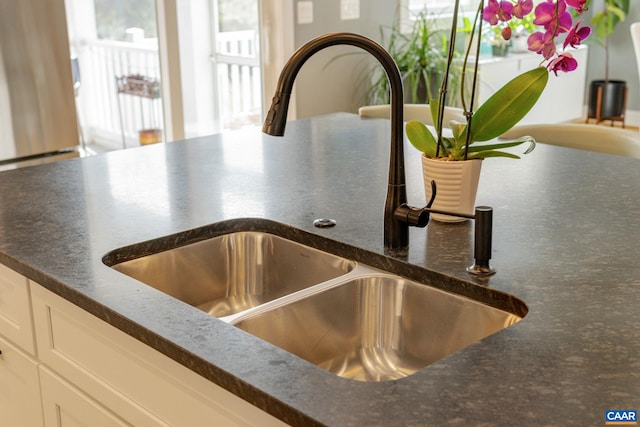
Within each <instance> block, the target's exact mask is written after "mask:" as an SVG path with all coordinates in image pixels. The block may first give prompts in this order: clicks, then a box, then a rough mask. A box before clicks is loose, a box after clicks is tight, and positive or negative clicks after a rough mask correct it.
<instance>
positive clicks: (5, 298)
mask: <svg viewBox="0 0 640 427" xmlns="http://www.w3.org/2000/svg"><path fill="white" fill-rule="evenodd" d="M0 335H3V336H4V337H6V338H7V339H9V340H10V341H13V342H14V343H15V344H17V345H18V346H19V347H20V348H22V349H23V350H25V351H26V352H28V353H29V354H31V355H35V351H36V349H35V341H34V338H33V320H32V316H31V296H30V294H29V283H28V280H27V279H26V278H25V277H24V276H22V275H20V274H18V273H16V272H15V271H13V270H11V269H9V268H7V267H5V266H4V265H2V264H0Z"/></svg>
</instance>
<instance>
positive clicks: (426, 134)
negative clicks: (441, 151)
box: [406, 120, 438, 157]
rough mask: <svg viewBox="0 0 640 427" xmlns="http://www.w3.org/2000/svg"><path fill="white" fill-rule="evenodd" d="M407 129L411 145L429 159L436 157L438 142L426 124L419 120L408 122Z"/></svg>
mask: <svg viewBox="0 0 640 427" xmlns="http://www.w3.org/2000/svg"><path fill="white" fill-rule="evenodd" d="M406 129H407V138H408V139H409V142H410V143H411V145H413V146H414V147H415V148H416V149H417V150H418V151H421V152H423V153H424V154H425V155H426V156H427V157H435V155H436V147H437V146H438V142H437V141H436V139H435V138H434V136H433V135H432V134H431V131H429V129H428V128H427V127H426V126H425V125H424V123H422V122H421V121H419V120H410V121H408V122H407V125H406Z"/></svg>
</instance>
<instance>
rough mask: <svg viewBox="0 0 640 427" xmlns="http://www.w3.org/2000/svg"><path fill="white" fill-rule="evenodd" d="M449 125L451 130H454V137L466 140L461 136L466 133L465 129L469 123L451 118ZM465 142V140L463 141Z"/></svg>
mask: <svg viewBox="0 0 640 427" xmlns="http://www.w3.org/2000/svg"><path fill="white" fill-rule="evenodd" d="M449 127H450V128H451V131H452V132H453V138H454V139H456V140H460V141H464V140H462V139H461V138H460V137H461V136H462V135H463V134H464V131H465V130H466V129H467V124H466V123H460V122H458V121H456V120H451V121H450V122H449ZM463 144H464V142H463Z"/></svg>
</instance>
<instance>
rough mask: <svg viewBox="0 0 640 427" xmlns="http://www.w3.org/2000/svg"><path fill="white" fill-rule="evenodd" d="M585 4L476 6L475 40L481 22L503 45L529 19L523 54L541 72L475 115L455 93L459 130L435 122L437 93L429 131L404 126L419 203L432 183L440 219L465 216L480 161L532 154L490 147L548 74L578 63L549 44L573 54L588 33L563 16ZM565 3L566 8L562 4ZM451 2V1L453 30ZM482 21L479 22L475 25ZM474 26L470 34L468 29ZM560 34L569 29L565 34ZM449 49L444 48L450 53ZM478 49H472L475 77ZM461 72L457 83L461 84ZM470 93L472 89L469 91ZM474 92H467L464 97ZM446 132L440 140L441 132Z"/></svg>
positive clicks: (521, 79)
mask: <svg viewBox="0 0 640 427" xmlns="http://www.w3.org/2000/svg"><path fill="white" fill-rule="evenodd" d="M585 1H586V0H556V1H546V2H542V3H539V4H538V5H537V6H536V7H535V11H534V8H533V2H532V0H513V3H512V2H511V1H507V0H502V1H500V2H499V1H498V0H489V1H488V3H487V5H486V7H484V8H481V5H482V2H481V3H480V5H479V7H478V11H477V13H476V17H475V20H474V31H473V32H472V34H476V33H478V34H482V28H481V27H482V22H483V21H486V22H487V23H488V24H489V25H491V26H493V27H496V26H498V27H502V30H501V31H500V33H501V34H502V36H503V37H504V38H505V39H508V38H510V36H511V28H510V27H509V22H510V21H511V19H512V18H513V17H514V16H515V17H516V18H518V19H522V18H524V17H526V16H527V15H529V14H530V13H534V14H535V17H536V19H535V21H534V22H535V23H536V25H538V26H539V30H538V31H534V32H533V33H532V34H531V35H530V36H529V38H528V40H527V43H528V46H529V50H532V51H534V52H537V53H539V54H541V55H542V56H543V58H544V60H543V62H545V65H546V66H540V67H537V68H534V69H532V70H530V71H527V72H525V73H523V74H521V75H519V76H517V77H516V78H514V79H513V80H511V81H510V82H508V83H507V84H506V85H505V86H503V87H502V88H500V89H499V90H498V91H497V92H496V93H495V94H494V95H493V96H491V97H490V98H489V99H488V100H487V101H485V102H484V103H483V104H482V105H481V106H480V107H478V109H477V110H476V111H475V112H474V111H472V108H473V107H472V106H473V104H474V102H473V99H471V101H470V102H467V101H466V100H465V96H464V94H462V100H461V104H462V105H463V107H464V110H465V116H466V117H467V122H466V123H459V122H455V121H452V122H450V123H448V124H446V123H443V122H442V121H443V120H442V118H443V117H444V105H445V102H444V99H443V98H444V97H445V96H446V94H447V90H446V87H445V88H443V89H442V90H441V91H440V94H441V96H440V99H437V100H436V99H432V100H431V101H430V102H429V104H430V109H431V114H432V119H433V123H434V124H435V126H434V127H435V129H434V132H432V131H431V129H429V128H427V126H425V125H424V124H423V123H422V122H420V121H415V120H413V121H409V122H408V123H407V125H406V132H407V137H408V139H409V141H410V142H411V144H412V145H413V146H414V147H415V148H416V149H418V150H419V151H420V152H421V153H422V164H423V174H424V180H425V192H426V195H427V200H429V199H430V198H431V188H432V186H431V182H432V181H435V183H436V184H437V192H438V195H437V197H436V199H435V202H434V205H433V207H434V209H438V210H443V211H447V212H457V213H461V214H465V215H470V214H471V213H472V211H473V206H474V203H475V190H476V189H477V186H478V180H479V177H480V165H481V162H482V160H483V159H485V158H488V157H507V158H519V156H518V155H517V154H514V153H512V152H509V151H504V150H505V149H509V148H512V147H518V146H520V145H522V144H527V148H526V149H525V151H524V153H525V154H526V153H529V152H530V151H531V150H533V148H534V147H535V141H534V140H533V138H530V137H523V138H520V139H517V140H514V141H505V142H498V143H496V142H492V140H494V139H495V138H497V137H498V136H500V135H502V134H503V133H505V132H506V131H507V130H509V129H511V128H512V127H513V126H515V125H516V124H517V123H518V122H519V121H520V120H521V119H522V118H523V117H524V116H525V115H526V114H527V113H528V112H529V111H530V110H531V108H533V106H534V105H535V104H536V102H537V100H538V98H539V97H540V95H541V94H542V92H543V90H544V88H545V87H546V84H547V81H548V79H549V73H550V72H553V73H554V74H557V73H558V72H568V71H572V70H574V69H575V68H576V67H577V66H578V64H577V61H576V60H575V59H574V58H573V57H572V55H571V53H570V52H568V51H564V50H563V51H558V50H557V48H556V46H557V41H556V37H558V36H560V35H562V34H563V33H566V34H563V35H564V36H565V41H564V43H563V47H564V48H565V49H566V48H567V47H569V46H572V47H576V46H577V45H579V44H580V43H581V42H582V41H583V39H586V38H587V37H588V36H589V34H590V32H591V29H590V28H589V27H582V28H581V27H580V25H581V21H578V22H577V23H576V24H575V26H574V24H573V17H572V16H571V14H569V12H568V11H567V10H566V6H567V5H569V6H570V7H571V8H573V9H575V11H576V13H582V12H583V11H584V10H585V9H584V4H585ZM565 2H566V3H565ZM458 4H459V0H456V2H455V11H454V20H453V23H452V25H453V26H454V28H455V25H456V16H457V10H458ZM480 17H482V21H480ZM559 22H560V23H562V24H563V25H562V26H560V25H556V24H557V23H559ZM476 24H477V25H478V29H477V31H476V30H475V26H476ZM567 29H570V30H568V31H567ZM472 45H473V40H469V43H468V47H467V51H466V54H465V57H464V63H463V70H467V68H468V67H467V61H468V58H469V56H470V53H471V52H470V50H471V46H472ZM450 49H451V47H450ZM478 49H479V48H478V47H477V44H476V55H475V58H476V60H475V61H474V62H475V65H476V68H475V69H476V70H477V58H478V54H477V53H478ZM465 75H466V72H463V74H462V76H461V80H462V85H464V84H465V83H464V81H465ZM475 80H476V79H475V78H474V84H475ZM474 89H475V88H474ZM471 93H472V96H473V93H475V90H472V92H471ZM445 127H446V128H447V129H448V131H449V132H450V134H449V135H445V133H444V128H445ZM433 218H434V219H436V220H441V221H457V220H463V219H464V218H463V217H457V218H456V217H451V216H442V215H440V216H438V215H433Z"/></svg>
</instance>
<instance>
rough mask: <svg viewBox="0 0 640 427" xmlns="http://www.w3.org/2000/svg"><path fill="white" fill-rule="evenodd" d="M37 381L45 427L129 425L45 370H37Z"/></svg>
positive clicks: (112, 426)
mask: <svg viewBox="0 0 640 427" xmlns="http://www.w3.org/2000/svg"><path fill="white" fill-rule="evenodd" d="M40 378H41V379H42V401H43V406H44V420H45V426H46V427H75V426H92V427H125V426H130V425H131V424H129V423H127V422H126V421H124V420H123V419H121V418H120V417H118V416H117V415H116V414H114V413H113V412H111V411H109V410H108V409H106V408H105V407H104V406H102V405H100V404H99V403H98V402H96V401H95V400H93V399H91V398H90V397H89V396H87V395H86V394H84V393H83V392H82V391H80V390H78V389H77V388H76V387H74V386H73V385H72V384H69V383H68V382H67V381H65V380H64V379H63V378H61V377H59V376H58V375H56V374H55V373H54V372H53V371H51V370H50V369H48V368H47V367H45V366H41V367H40Z"/></svg>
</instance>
